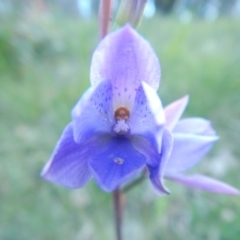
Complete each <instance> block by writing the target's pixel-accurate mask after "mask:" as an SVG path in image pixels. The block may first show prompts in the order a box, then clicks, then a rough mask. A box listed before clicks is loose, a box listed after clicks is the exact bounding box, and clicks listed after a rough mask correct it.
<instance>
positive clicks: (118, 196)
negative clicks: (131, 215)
mask: <svg viewBox="0 0 240 240" xmlns="http://www.w3.org/2000/svg"><path fill="white" fill-rule="evenodd" d="M124 202H125V197H124V195H123V194H122V193H121V191H120V190H119V188H117V189H116V190H115V191H114V192H113V208H114V219H115V228H116V239H117V240H123V238H122V220H123V208H124Z"/></svg>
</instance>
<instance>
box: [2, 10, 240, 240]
mask: <svg viewBox="0 0 240 240" xmlns="http://www.w3.org/2000/svg"><path fill="white" fill-rule="evenodd" d="M0 21H1V22H0V117H1V120H0V163H1V166H0V239H1V240H16V239H18V240H28V239H34V240H52V239H58V240H65V239H73V240H95V239H96V240H98V239H100V240H108V239H109V240H112V239H114V223H113V220H112V205H111V194H109V193H105V192H103V191H101V190H100V189H99V188H98V186H97V185H96V184H95V182H94V181H91V182H90V183H89V184H88V185H87V186H86V187H84V188H83V189H79V190H68V189H64V188H62V187H59V186H56V185H54V184H51V183H49V182H46V181H44V180H42V179H41V178H40V177H39V173H40V171H41V169H42V167H43V165H44V164H45V163H46V161H47V160H48V158H49V156H50V155H51V152H52V150H53V148H54V146H55V144H56V141H57V140H58V138H59V136H60V134H61V132H62V130H63V128H64V127H65V125H66V124H67V123H68V122H69V121H70V111H71V109H72V107H73V106H74V104H75V103H76V101H77V100H78V98H79V97H80V96H81V94H82V93H83V92H84V90H86V89H87V88H88V87H89V85H90V84H89V68H90V61H91V55H92V53H93V51H94V49H95V47H96V45H97V43H98V24H97V19H96V18H90V19H88V20H84V19H81V18H75V17H69V16H63V15H57V14H56V15H51V14H49V13H47V14H46V13H43V12H40V13H38V12H34V13H32V12H29V13H28V14H24V15H20V14H15V13H14V14H8V15H4V16H3V15H1V16H0ZM139 31H140V32H141V34H142V35H143V36H144V37H145V38H147V39H148V40H149V41H150V43H151V44H152V46H153V48H154V49H155V51H156V52H157V55H158V56H159V58H160V62H161V68H162V79H161V86H160V89H159V94H160V96H161V99H162V101H163V103H164V105H166V104H168V103H170V102H171V101H174V100H176V99H178V98H180V97H182V96H184V95H186V94H189V95H190V103H189V105H188V107H187V110H186V112H185V117H187V116H202V117H205V118H208V119H211V120H212V123H213V126H214V127H215V129H216V130H217V132H218V134H219V136H220V140H219V141H218V142H217V143H216V144H215V146H214V149H213V150H212V151H211V153H210V154H209V155H208V156H207V157H206V158H205V160H204V161H203V162H202V163H200V164H199V165H198V166H197V167H195V168H194V170H193V171H197V172H201V173H205V174H208V175H210V176H213V177H216V178H218V179H221V180H223V181H226V182H228V183H229V184H232V185H234V186H236V187H238V188H240V174H239V170H240V148H239V145H240V136H239V135H240V106H239V105H240V44H239V43H240V21H239V19H230V18H226V17H221V18H219V19H218V20H216V21H211V22H209V21H204V20H200V19H193V20H192V21H190V22H188V23H181V22H179V20H178V18H176V17H174V16H170V17H160V16H156V17H154V18H152V19H148V20H144V21H143V22H142V25H141V27H140V28H139ZM166 184H167V185H168V187H169V188H170V190H171V191H172V194H171V195H170V196H168V197H159V196H157V195H156V194H155V193H154V191H153V189H152V187H151V185H150V183H149V182H148V181H145V182H144V183H143V184H141V185H139V186H138V187H136V188H135V189H134V190H133V191H131V192H129V193H128V194H127V199H126V210H125V213H124V236H125V239H138V240H146V239H151V240H152V239H153V240H162V239H164V240H173V239H176V240H178V239H184V240H186V239H197V240H200V239H204V240H205V239H206V240H208V239H209V240H218V239H221V240H229V239H230V240H238V239H239V237H240V198H239V197H233V196H222V195H217V194H213V193H205V192H201V191H198V190H191V189H187V188H185V187H183V186H180V185H176V184H173V183H169V182H167V183H166Z"/></svg>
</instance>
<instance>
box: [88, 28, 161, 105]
mask: <svg viewBox="0 0 240 240" xmlns="http://www.w3.org/2000/svg"><path fill="white" fill-rule="evenodd" d="M90 73H91V74H90V79H91V84H92V85H93V86H94V85H96V84H98V83H99V82H101V81H104V80H110V81H111V83H112V86H113V96H114V106H113V107H114V110H116V109H117V108H119V107H121V106H128V108H129V110H131V109H132V107H133V104H134V99H135V94H136V93H135V91H136V89H138V87H139V86H140V84H141V82H146V83H148V84H149V85H150V86H151V87H152V88H154V89H155V90H156V89H157V88H158V86H159V81H160V66H159V61H158V58H157V56H156V54H155V53H154V51H153V49H152V47H151V46H150V44H149V43H148V42H147V41H146V40H145V39H143V38H142V37H141V36H140V35H139V34H138V33H137V32H136V31H135V30H134V29H133V28H132V27H131V26H130V25H126V26H125V27H123V28H121V29H120V30H117V31H115V32H113V33H111V34H109V35H107V36H106V37H105V38H104V39H103V40H102V41H101V42H100V44H99V46H98V47H97V49H96V50H95V52H94V54H93V58H92V64H91V72H90Z"/></svg>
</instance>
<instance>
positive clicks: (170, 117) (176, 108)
mask: <svg viewBox="0 0 240 240" xmlns="http://www.w3.org/2000/svg"><path fill="white" fill-rule="evenodd" d="M187 102H188V96H186V97H184V98H182V99H180V100H178V101H175V102H173V103H172V104H170V105H169V106H167V107H166V108H165V115H166V125H165V126H166V128H168V129H169V130H170V131H171V132H172V134H173V139H174V143H173V148H172V152H171V154H170V156H169V159H168V162H167V165H166V168H165V172H164V177H165V178H166V179H168V180H171V181H175V182H177V183H180V184H183V185H186V186H188V187H192V188H198V189H201V190H205V191H210V192H215V193H222V194H232V195H239V194H240V191H239V190H237V189H236V188H234V187H232V186H230V185H228V184H226V183H223V182H221V181H218V180H215V179H212V178H209V177H206V176H203V175H200V174H194V175H186V174H184V173H185V171H187V170H189V169H190V168H192V167H193V166H195V165H196V164H197V163H198V162H199V161H200V160H201V159H202V158H203V157H204V156H205V155H206V154H207V152H208V151H209V150H210V148H211V147H212V145H213V143H214V142H215V141H216V140H217V139H218V137H217V135H216V133H215V131H214V130H213V129H212V127H211V123H210V122H209V121H208V120H206V119H203V118H186V119H183V120H180V121H179V118H180V117H181V115H182V113H183V111H184V109H185V107H186V105H187Z"/></svg>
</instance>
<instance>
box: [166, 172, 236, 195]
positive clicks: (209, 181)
mask: <svg viewBox="0 0 240 240" xmlns="http://www.w3.org/2000/svg"><path fill="white" fill-rule="evenodd" d="M166 178H167V179H169V180H171V181H175V182H177V183H181V184H183V185H186V186H188V187H191V188H197V189H201V190H205V191H208V192H214V193H220V194H229V195H240V191H239V190H238V189H236V188H234V187H232V186H230V185H228V184H226V183H224V182H221V181H218V180H215V179H213V178H210V177H206V176H203V175H200V174H197V175H181V174H174V175H168V176H166Z"/></svg>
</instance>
